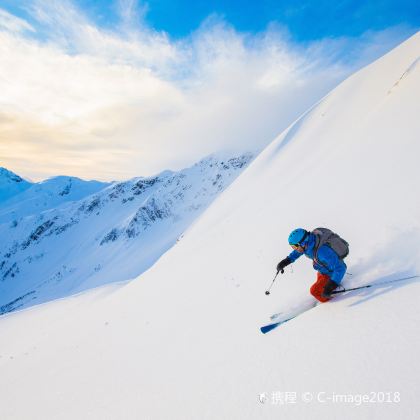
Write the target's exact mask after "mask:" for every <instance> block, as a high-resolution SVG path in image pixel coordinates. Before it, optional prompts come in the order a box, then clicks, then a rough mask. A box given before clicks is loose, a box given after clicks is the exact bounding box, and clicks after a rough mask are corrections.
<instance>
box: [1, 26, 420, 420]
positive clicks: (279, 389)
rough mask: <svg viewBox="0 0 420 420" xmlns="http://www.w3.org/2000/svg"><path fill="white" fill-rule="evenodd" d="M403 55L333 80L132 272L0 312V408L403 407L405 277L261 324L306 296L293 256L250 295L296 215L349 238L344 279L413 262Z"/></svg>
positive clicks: (414, 330)
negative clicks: (148, 264)
mask: <svg viewBox="0 0 420 420" xmlns="http://www.w3.org/2000/svg"><path fill="white" fill-rule="evenodd" d="M419 51H420V33H417V34H416V35H415V36H413V37H412V38H410V39H409V40H407V41H406V42H404V43H403V44H402V45H400V46H399V47H398V48H396V49H395V50H393V51H391V52H390V53H388V54H387V55H385V56H384V57H382V58H381V59H379V60H378V61H376V62H374V63H373V64H371V65H369V66H368V67H366V68H364V69H362V70H361V71H359V72H357V73H356V74H354V75H353V76H352V77H350V78H349V79H347V80H346V81H345V82H344V83H342V84H341V85H339V86H338V87H337V88H336V89H334V90H333V91H332V92H331V93H330V94H329V95H328V96H327V97H325V98H324V99H323V100H322V101H320V102H319V103H318V104H316V105H315V106H314V107H313V108H312V109H310V110H309V111H308V112H307V113H306V114H305V115H303V116H302V117H301V118H300V119H299V120H298V121H296V122H295V123H294V124H292V125H291V126H290V127H289V128H288V129H287V130H286V131H285V132H283V133H282V134H281V135H280V136H279V137H278V138H277V139H275V140H274V141H273V142H272V143H271V145H270V146H269V147H268V148H267V149H266V150H264V151H263V153H262V154H261V155H260V156H258V157H257V158H256V159H255V160H254V161H253V163H252V164H251V165H250V166H249V167H248V168H247V169H246V170H245V171H244V172H243V173H242V174H241V176H240V177H239V178H238V179H237V180H236V181H235V182H234V183H233V184H232V185H231V187H230V188H228V189H227V190H226V191H225V192H224V193H222V194H221V195H220V197H218V198H217V199H216V200H215V201H214V202H213V203H212V205H211V206H210V207H209V208H208V209H207V210H206V211H205V212H204V213H203V214H202V215H201V217H200V218H199V219H198V220H197V221H196V222H195V223H194V224H193V225H192V227H191V228H190V229H188V231H187V232H186V234H185V235H184V238H183V240H182V241H180V242H179V243H178V245H177V246H175V247H172V248H171V249H170V251H168V252H167V253H166V254H165V255H163V257H162V258H161V259H160V260H159V261H158V263H157V264H155V265H154V266H153V267H152V268H151V269H150V270H148V271H147V272H145V273H143V274H142V275H141V276H140V277H139V278H138V279H137V280H136V281H132V282H129V283H128V284H125V285H121V286H117V285H115V284H114V285H112V286H108V287H103V288H98V289H95V290H94V291H90V292H88V293H83V294H81V295H79V296H77V297H73V298H71V299H64V300H61V301H56V302H52V303H50V304H48V305H41V306H37V307H33V308H31V309H30V310H27V311H20V312H16V313H13V314H7V315H5V316H3V317H2V318H1V319H0V348H1V358H0V368H1V375H0V390H1V393H0V395H2V398H3V400H4V401H6V402H7V403H5V404H1V406H0V414H1V415H2V417H4V418H8V419H9V418H10V419H13V418H31V419H45V418H60V419H72V418H89V419H102V418H108V419H121V418H123V419H138V418H147V419H183V420H184V419H235V420H236V419H238V420H239V419H240V420H244V419H252V420H254V419H278V418H282V419H298V420H300V419H322V420H324V419H344V420H345V419H352V420H353V419H355V418H356V419H363V420H364V419H370V420H371V419H381V420H383V419H392V420H393V419H395V418H401V419H408V420H410V419H413V420H414V419H417V418H418V412H419V410H420V403H419V398H418V395H419V391H420V386H419V378H420V365H419V363H418V354H419V352H420V340H419V336H418V331H419V330H418V325H419V322H420V315H419V311H418V301H419V296H420V282H419V281H418V277H414V278H411V279H410V280H406V281H400V282H397V283H394V284H387V285H385V286H377V287H372V288H370V289H363V290H360V291H355V292H349V293H347V294H344V295H342V296H340V297H336V298H334V299H333V301H332V302H329V303H326V304H322V305H320V306H318V307H316V308H314V309H311V310H310V311H308V312H306V313H305V314H303V315H301V316H300V317H298V318H296V319H294V320H293V321H290V322H288V323H287V324H284V326H282V327H281V328H278V329H277V330H274V331H272V332H271V333H270V334H267V335H262V334H261V333H260V331H259V327H260V326H261V325H262V324H263V323H264V322H266V321H268V320H269V315H271V314H273V313H277V312H287V311H288V310H290V309H291V308H292V307H294V306H303V305H306V304H308V303H311V299H312V297H311V296H310V295H309V292H308V289H309V287H310V285H311V284H312V283H313V281H314V278H315V273H314V271H313V270H312V267H311V264H310V262H309V261H308V260H305V261H304V260H303V259H301V260H299V261H298V262H296V263H295V264H294V265H293V270H289V269H287V270H286V273H285V274H284V275H283V276H279V278H278V279H277V282H276V283H275V285H274V287H273V289H272V293H271V295H270V296H266V295H265V294H264V291H265V289H266V288H267V287H268V286H269V284H270V282H271V280H272V278H273V276H274V273H275V266H276V263H277V262H278V261H279V259H280V258H283V257H285V256H286V255H287V254H288V252H290V251H291V250H290V248H289V246H288V244H287V236H288V234H289V232H290V231H291V230H292V229H293V228H295V227H298V226H301V227H305V228H308V229H310V228H315V227H316V226H326V227H330V228H331V229H333V230H334V231H336V232H338V233H340V235H342V236H343V237H344V238H345V239H347V240H348V241H349V243H350V255H349V257H348V258H347V260H346V261H347V264H348V267H349V272H350V273H352V276H347V277H346V278H345V280H344V285H345V286H346V287H348V286H353V285H359V284H366V283H375V282H376V283H379V282H381V281H382V280H384V279H398V278H402V277H413V276H418V275H419V272H420V263H419V261H420V247H419V240H420V212H419V209H420V196H419V194H418V182H419V169H418V168H419V167H418V163H417V160H418V155H419V153H420V144H419V141H418V139H419V138H420V120H419V118H418V115H419V100H418V98H419V92H420V69H419V65H418V63H419ZM117 232H119V234H120V235H122V236H123V235H124V232H125V230H123V229H122V228H121V227H120V226H118V227H117ZM103 233H104V235H101V236H99V237H98V241H102V239H103V238H104V237H105V236H106V231H105V230H104V232H103ZM118 238H121V236H118ZM107 244H108V243H107ZM105 245H106V244H105ZM99 249H100V248H99ZM22 401H25V404H22Z"/></svg>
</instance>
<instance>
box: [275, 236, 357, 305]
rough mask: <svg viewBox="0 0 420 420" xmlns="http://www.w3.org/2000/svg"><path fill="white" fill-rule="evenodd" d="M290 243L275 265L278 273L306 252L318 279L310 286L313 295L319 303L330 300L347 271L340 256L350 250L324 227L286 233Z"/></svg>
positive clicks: (341, 240) (342, 240)
mask: <svg viewBox="0 0 420 420" xmlns="http://www.w3.org/2000/svg"><path fill="white" fill-rule="evenodd" d="M289 244H290V246H291V247H292V248H293V251H292V252H291V253H290V254H289V256H288V257H286V258H285V259H284V260H281V261H280V262H279V263H278V264H277V272H279V271H282V270H283V269H284V268H285V267H287V266H288V265H289V264H291V263H294V262H295V261H296V260H297V259H298V258H299V257H301V256H302V255H303V254H305V255H306V256H307V257H308V258H310V259H312V260H313V267H314V269H315V270H316V271H318V275H317V281H316V282H315V283H314V284H313V285H312V286H311V289H310V292H311V294H312V296H314V297H315V298H316V299H318V300H319V301H320V302H327V301H328V300H330V299H331V293H332V292H333V291H334V290H335V289H336V288H337V287H338V286H339V284H340V283H341V280H342V279H343V277H344V274H345V272H346V270H347V266H346V264H345V263H344V261H343V258H345V257H346V256H347V255H348V253H349V248H348V243H347V242H346V241H345V240H344V239H342V238H340V237H339V236H338V235H337V234H335V233H333V232H332V231H330V230H329V229H326V228H317V229H315V230H314V231H312V232H308V231H306V230H305V229H301V228H298V229H295V230H294V231H292V233H291V234H290V235H289Z"/></svg>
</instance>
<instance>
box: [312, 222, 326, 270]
mask: <svg viewBox="0 0 420 420" xmlns="http://www.w3.org/2000/svg"><path fill="white" fill-rule="evenodd" d="M315 231H316V229H315V230H314V231H312V234H313V235H315V245H314V257H313V260H314V261H315V262H316V263H317V264H319V265H322V266H323V267H324V268H326V269H327V270H328V267H327V266H326V265H325V264H324V263H322V262H321V261H319V260H318V249H319V247H320V246H321V245H325V244H326V243H327V241H325V242H324V243H323V244H321V235H319V234H317V233H315Z"/></svg>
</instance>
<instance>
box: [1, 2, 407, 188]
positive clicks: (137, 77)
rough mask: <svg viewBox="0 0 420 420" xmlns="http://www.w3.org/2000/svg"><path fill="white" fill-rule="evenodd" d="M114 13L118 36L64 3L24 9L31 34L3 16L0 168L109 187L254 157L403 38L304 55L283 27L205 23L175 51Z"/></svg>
mask: <svg viewBox="0 0 420 420" xmlns="http://www.w3.org/2000/svg"><path fill="white" fill-rule="evenodd" d="M117 6H118V8H119V9H118V10H119V15H120V16H121V22H120V23H121V24H120V25H117V26H116V29H113V30H110V29H104V28H101V27H99V26H97V25H95V24H94V23H93V22H92V21H90V20H89V19H88V18H87V16H86V15H85V14H84V13H83V12H82V11H81V10H79V9H78V8H77V7H76V6H75V5H74V4H73V3H71V2H69V1H67V0H63V1H57V0H50V1H42V0H34V1H31V2H29V3H28V4H27V10H28V11H29V12H30V13H31V15H32V18H33V19H34V22H32V21H31V23H32V25H31V24H29V23H28V22H25V21H24V20H22V19H20V18H14V17H13V16H12V15H9V14H8V13H7V12H5V11H1V9H0V22H1V19H2V18H1V17H2V16H7V15H9V16H10V17H7V19H8V21H10V22H14V23H13V24H9V25H8V26H6V25H2V26H1V29H0V56H1V57H2V66H1V67H0V91H1V92H2V95H1V99H0V159H1V165H2V166H6V167H7V166H9V167H10V168H11V169H12V170H14V171H15V172H17V173H20V174H21V175H24V176H29V177H31V178H35V179H39V178H43V177H46V176H51V175H57V174H69V175H77V176H83V177H86V178H100V179H106V180H109V179H124V178H128V177H131V176H139V175H150V174H152V173H155V172H158V171H160V170H162V169H166V168H174V169H176V168H180V167H182V166H184V165H188V164H191V163H193V162H194V161H195V160H197V159H199V158H201V157H202V156H204V155H206V154H209V153H212V152H217V151H220V150H230V151H232V152H237V151H244V150H259V149H261V148H263V147H264V146H265V145H267V144H268V143H269V142H270V141H271V140H272V139H273V138H274V137H275V136H276V135H277V134H278V133H279V132H281V131H282V130H283V129H284V128H286V127H287V125H288V124H290V123H291V122H292V121H293V120H294V119H295V118H297V117H298V116H299V115H300V114H301V113H302V112H304V111H305V110H306V109H307V108H308V107H309V106H310V105H312V104H313V103H314V102H315V101H317V100H319V99H320V98H321V97H322V96H323V95H325V94H326V93H327V92H328V91H329V90H330V89H331V88H332V87H334V86H335V85H336V84H337V83H338V82H340V81H341V80H343V78H345V77H346V76H347V75H349V74H350V73H351V72H352V71H354V70H355V69H357V68H358V67H360V66H361V65H364V64H366V63H368V62H369V61H371V60H372V59H373V58H376V57H377V56H379V55H381V54H382V53H383V52H385V51H386V50H387V49H389V48H390V47H392V46H394V45H395V44H396V43H398V42H399V41H401V40H402V39H403V38H404V37H405V36H407V34H408V33H407V31H408V29H407V28H394V29H392V30H389V31H383V32H381V33H376V32H375V33H373V32H372V33H370V34H365V35H364V37H361V38H359V39H348V38H342V39H336V40H323V41H318V42H313V43H310V44H306V45H304V44H295V43H293V41H292V40H291V39H290V36H289V35H288V33H287V30H286V29H285V28H282V27H280V26H278V25H274V24H273V25H270V26H269V27H268V28H267V29H266V30H265V31H264V32H262V33H258V34H247V33H239V32H237V31H236V30H235V29H234V28H233V27H231V26H230V25H229V24H228V23H226V22H224V21H223V20H222V19H220V18H219V17H217V16H212V17H209V19H207V20H206V21H205V22H204V23H203V24H202V26H201V27H200V28H199V29H198V30H197V31H196V32H195V33H193V34H192V35H191V36H189V37H188V38H185V39H181V40H178V41H172V40H171V39H170V38H169V37H168V35H167V34H165V33H161V32H157V31H154V30H153V29H152V28H150V27H147V26H146V25H145V23H144V13H145V12H146V9H144V7H142V6H141V5H140V6H139V5H138V3H136V2H135V1H133V0H120V1H119V2H118V3H117ZM7 19H6V20H7ZM3 20H4V19H3ZM33 28H36V32H35V30H34V29H33ZM28 31H29V32H28ZM343 51H344V52H345V51H347V52H354V51H357V52H358V53H357V54H354V57H353V58H351V59H349V54H343ZM350 55H351V54H350Z"/></svg>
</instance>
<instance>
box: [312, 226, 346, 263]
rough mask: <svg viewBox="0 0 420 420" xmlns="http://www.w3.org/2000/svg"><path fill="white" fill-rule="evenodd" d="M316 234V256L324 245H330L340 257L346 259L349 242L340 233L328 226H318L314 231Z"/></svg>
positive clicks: (315, 256)
mask: <svg viewBox="0 0 420 420" xmlns="http://www.w3.org/2000/svg"><path fill="white" fill-rule="evenodd" d="M312 233H313V234H314V235H315V247H314V258H315V259H317V257H318V249H319V248H320V247H321V246H322V245H328V246H329V247H330V248H332V249H333V250H334V251H335V253H336V254H337V255H338V257H339V258H341V259H344V258H346V257H347V255H349V244H348V242H347V241H345V240H344V239H343V238H340V236H339V235H337V234H336V233H334V232H333V231H331V230H329V229H327V228H322V227H319V228H316V229H314V230H313V231H312Z"/></svg>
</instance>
